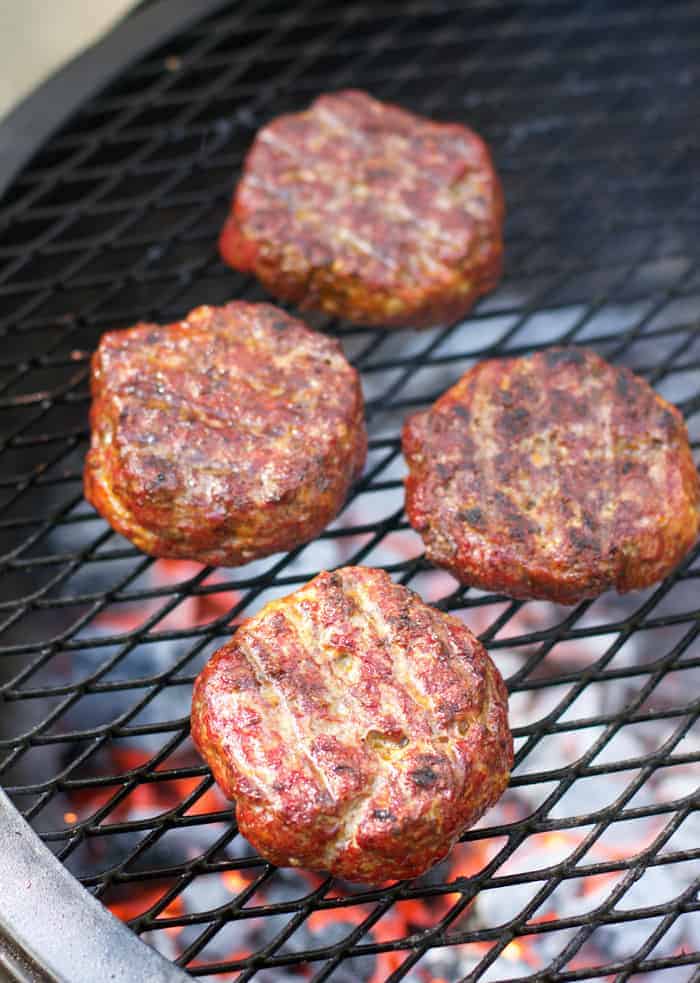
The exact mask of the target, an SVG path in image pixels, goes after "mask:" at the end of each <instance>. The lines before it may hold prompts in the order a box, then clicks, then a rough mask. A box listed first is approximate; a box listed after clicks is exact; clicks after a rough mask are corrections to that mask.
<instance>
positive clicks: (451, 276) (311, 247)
mask: <svg viewBox="0 0 700 983" xmlns="http://www.w3.org/2000/svg"><path fill="white" fill-rule="evenodd" d="M502 224H503V196H502V192H501V187H500V183H499V180H498V177H497V175H496V173H495V171H494V168H493V164H492V162H491V157H490V155H489V152H488V149H487V148H486V145H485V144H484V142H483V141H482V140H481V138H480V137H478V136H477V134H476V133H474V132H473V131H472V130H470V129H469V128H468V127H466V126H462V125H459V124H456V123H449V124H448V123H435V122H433V121H432V120H429V119H426V118H424V117H421V116H416V115H414V114H413V113H409V112H407V111H406V110H404V109H401V108H399V107H398V106H395V105H392V104H390V103H384V102H379V101H378V100H376V99H373V98H372V97H371V96H369V95H367V94H366V93H364V92H358V91H355V90H347V91H343V92H337V93H335V94H332V95H323V96H320V97H319V98H318V99H316V100H315V101H314V102H313V103H312V105H311V107H310V108H309V109H308V110H306V111H305V112H301V113H295V114H292V115H286V116H280V117H278V118H277V119H275V120H273V121H272V122H271V123H269V124H268V125H267V126H265V127H263V129H262V130H260V132H259V133H258V135H257V137H256V139H255V141H254V143H253V146H252V148H251V150H250V152H249V154H248V156H247V159H246V162H245V166H244V171H243V176H242V178H241V180H240V183H239V184H238V187H237V189H236V192H235V195H234V199H233V202H232V207H231V213H230V215H229V218H228V220H227V221H226V224H225V226H224V228H223V230H222V233H221V238H220V243H219V246H220V250H221V255H222V257H223V259H224V260H225V261H226V262H227V263H228V264H229V265H230V266H233V267H234V268H235V269H238V270H241V271H243V272H252V273H254V274H255V275H256V276H257V277H258V278H259V279H260V280H261V281H262V283H263V284H264V285H265V287H267V289H268V290H269V291H270V293H272V294H273V295H275V296H277V297H281V298H283V299H284V300H288V301H291V302H293V303H295V304H297V305H299V306H300V307H301V308H302V309H310V310H321V311H324V312H326V313H327V314H332V315H338V316H340V317H344V318H348V319H350V320H352V321H356V322H359V323H362V324H378V325H384V326H386V327H392V326H411V327H428V326H430V325H433V324H437V323H440V322H444V321H449V320H455V319H457V318H459V317H461V316H462V315H464V314H465V313H466V312H467V311H468V310H469V309H470V308H471V307H472V305H473V304H474V302H475V301H476V299H477V298H478V297H479V296H480V295H481V294H484V293H486V292H487V291H489V290H491V289H493V287H494V286H495V285H496V283H497V282H498V279H499V277H500V274H501V265H502V263H501V260H502V252H503V244H502V232H501V226H502Z"/></svg>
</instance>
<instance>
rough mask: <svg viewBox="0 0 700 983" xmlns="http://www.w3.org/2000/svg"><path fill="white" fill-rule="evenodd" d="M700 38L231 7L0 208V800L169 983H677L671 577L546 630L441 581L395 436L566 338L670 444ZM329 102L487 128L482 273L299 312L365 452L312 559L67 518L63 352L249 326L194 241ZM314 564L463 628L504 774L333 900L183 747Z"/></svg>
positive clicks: (694, 374)
mask: <svg viewBox="0 0 700 983" xmlns="http://www.w3.org/2000/svg"><path fill="white" fill-rule="evenodd" d="M699 49H700V10H699V9H698V6H697V4H695V3H693V2H668V3H666V4H664V5H663V6H660V5H658V4H655V3H653V2H642V3H639V2H636V0H635V2H616V3H606V2H603V0H597V2H586V3H578V2H573V0H571V2H554V3H551V2H545V0H539V2H535V0H533V2H530V3H527V4H522V3H508V2H492V0H478V2H475V3H472V4H468V5H467V4H460V3H453V2H450V0H413V2H408V3H400V4H399V3H396V4H394V3H386V2H379V3H374V4H368V3H363V2H358V0H350V2H348V3H345V4H343V5H340V6H338V7H334V6H332V5H328V4H326V5H324V4H321V3H318V2H316V3H313V2H306V3H301V4H298V5H296V4H295V5H290V4H287V3H282V2H276V0H270V2H265V0H262V2H260V3H246V2H242V3H240V4H231V6H230V7H229V8H226V9H225V10H223V11H222V12H219V13H218V14H216V15H214V16H211V17H209V18H208V19H205V20H203V21H202V22H201V23H200V24H198V25H197V26H196V27H194V28H192V29H189V30H188V31H187V32H186V33H183V34H182V35H181V36H179V37H177V38H176V39H175V40H174V41H172V42H171V43H169V44H168V45H167V46H165V47H164V48H162V49H161V50H158V51H155V52H154V53H153V54H151V55H150V56H149V57H147V58H145V59H144V60H142V61H141V62H139V63H138V64H136V65H134V66H133V67H131V68H130V69H128V70H127V71H125V72H124V74H123V75H122V76H121V77H120V78H119V80H118V81H117V82H116V83H114V84H113V85H111V86H110V87H109V89H108V90H107V91H104V92H102V93H101V94H99V95H97V96H94V97H91V98H88V99H86V102H85V104H84V106H83V108H82V110H81V111H80V112H79V113H78V114H77V115H76V116H75V117H74V118H73V119H72V120H71V121H70V122H69V123H68V124H67V125H66V126H65V127H64V128H63V129H62V130H61V131H60V132H59V133H58V134H57V135H56V136H55V137H54V138H53V139H51V140H50V141H49V142H48V143H47V144H46V145H45V146H44V147H43V148H42V149H41V150H40V151H39V153H38V154H37V155H36V156H35V158H34V159H33V161H32V162H31V164H30V165H29V166H28V167H27V168H26V169H25V171H24V173H23V174H22V175H21V176H20V177H19V178H18V179H17V180H16V181H15V183H14V185H13V186H12V187H11V189H10V191H9V192H8V194H7V195H6V197H5V200H4V202H3V204H2V209H1V210H0V226H1V228H2V232H1V234H0V334H1V336H2V338H3V339H4V340H3V342H2V344H1V345H0V551H1V553H2V567H3V571H2V572H3V577H2V582H1V585H0V646H1V648H0V700H1V706H2V712H1V714H0V783H2V785H3V786H4V787H5V788H6V789H7V791H8V792H9V793H10V795H11V796H12V797H13V799H14V801H15V802H16V803H17V804H18V806H19V807H20V808H21V809H22V810H23V812H24V814H25V815H26V816H27V818H28V819H29V821H30V822H31V823H32V824H33V825H34V826H35V828H36V829H37V830H39V831H40V832H41V834H42V835H43V837H44V838H45V840H46V841H47V842H48V843H49V844H50V846H51V847H52V849H53V850H54V851H55V852H56V854H57V855H58V856H59V857H60V858H61V859H62V860H63V861H64V863H65V864H66V865H67V866H68V867H69V869H70V870H72V871H73V872H74V873H75V874H76V876H78V877H80V878H81V879H82V881H83V882H84V883H85V884H86V885H87V886H88V887H89V888H90V889H91V890H92V891H93V892H94V893H95V894H96V895H97V896H98V897H100V898H102V899H103V900H104V901H105V903H107V904H109V905H110V906H111V907H112V908H113V910H115V911H116V912H117V913H119V914H121V915H122V917H125V918H127V919H129V920H130V924H131V925H132V927H133V928H134V930H135V931H137V932H139V933H141V934H142V935H143V936H144V937H145V938H146V939H147V940H148V941H149V942H151V944H154V945H156V946H158V947H159V948H160V949H161V950H162V951H164V952H166V954H169V955H171V957H172V958H177V960H178V961H179V963H180V964H181V965H183V966H185V967H186V968H187V969H188V971H189V972H191V973H192V974H193V975H202V976H209V975H211V976H218V978H221V979H224V978H226V979H228V978H231V979H240V980H248V979H252V978H255V979H257V980H284V979H287V978H290V979H291V978H298V976H296V975H294V974H297V973H299V972H301V973H303V974H304V975H305V976H306V978H309V977H313V979H315V980H323V979H333V980H346V979H347V980H356V979H366V980H370V979H371V980H372V981H374V983H376V981H378V980H379V979H390V980H399V979H408V980H412V981H418V980H442V979H445V980H456V979H461V978H465V979H469V980H472V979H473V980H477V979H484V980H494V979H526V978H527V979H532V978H535V975H536V974H540V975H537V978H538V979H547V980H557V981H564V980H577V979H603V978H606V979H615V980H620V981H623V980H632V979H634V980H638V979H639V980H641V979H650V980H651V979H654V980H656V979H657V977H658V978H661V977H663V979H668V980H669V981H670V980H674V981H675V980H679V979H690V978H693V979H695V978H696V976H695V975H694V974H695V972H696V971H697V970H696V968H694V967H697V964H698V963H700V954H699V953H698V948H700V926H699V924H698V923H699V920H700V915H699V914H698V910H699V908H700V903H699V902H698V897H697V890H698V879H697V877H698V873H699V870H700V864H699V861H700V847H698V843H700V820H699V818H698V811H697V810H698V794H697V773H698V762H699V761H700V739H699V737H698V731H697V716H698V712H699V711H700V703H699V702H698V700H697V698H696V694H697V692H698V681H699V680H700V646H699V645H698V641H697V636H698V633H699V631H700V621H699V615H700V610H699V609H698V589H697V587H698V577H699V576H700V563H699V562H698V550H697V549H696V550H695V551H694V552H693V553H692V554H691V555H690V556H689V557H688V558H687V560H686V561H685V562H684V563H683V565H682V566H681V567H680V569H679V570H678V571H676V572H675V573H674V574H673V575H672V576H671V577H670V578H668V580H667V581H666V582H665V583H663V584H662V585H660V586H658V587H657V588H655V589H653V590H649V591H646V592H643V593H641V594H636V595H634V596H632V597H631V598H626V599H622V598H617V597H611V596H606V597H603V598H601V599H599V600H598V601H596V602H587V603H583V604H580V605H578V606H577V607H575V608H572V609H564V608H559V607H556V606H554V605H547V604H540V603H528V604H523V603H521V602H515V601H511V600H508V599H507V598H503V597H498V596H494V595H489V594H485V593H482V592H478V591H475V590H465V589H460V588H459V587H458V586H457V585H456V584H455V583H454V581H451V579H450V578H449V577H448V576H447V575H445V574H441V573H438V572H435V571H432V570H431V569H430V567H429V566H428V565H427V564H426V563H425V561H424V560H423V559H422V557H421V549H420V543H419V541H418V540H417V537H415V535H414V534H413V533H412V532H411V531H410V529H409V528H408V526H407V523H406V521H405V518H404V516H403V512H402V480H401V479H402V476H403V467H402V463H401V457H400V448H399V441H398V434H399V428H400V424H401V420H402V418H403V416H404V415H405V413H406V412H408V411H411V410H413V409H416V408H420V407H422V406H425V405H426V404H427V403H428V402H430V401H432V400H433V399H434V398H435V397H436V396H437V395H438V394H439V393H440V392H441V391H443V390H444V388H446V387H447V386H448V385H450V384H451V383H452V382H454V381H455V380H456V379H457V378H458V377H459V375H460V374H461V373H462V372H463V371H464V370H465V369H466V368H467V367H468V366H469V365H471V364H473V362H474V361H475V360H478V359H481V358H484V357H487V356H490V355H493V354H501V353H506V352H507V353H522V352H529V351H532V350H534V349H535V348H537V347H538V346H540V345H544V344H550V343H558V342H573V343H585V344H588V345H591V346H592V347H594V348H595V349H596V350H597V351H599V352H600V353H601V354H603V355H604V356H606V357H607V358H609V359H611V360H614V361H618V362H622V363H624V364H627V365H629V366H630V367H632V368H634V369H635V370H636V371H638V372H640V373H642V374H643V375H645V376H646V377H647V378H648V379H649V381H650V382H651V383H652V384H653V385H655V386H656V387H657V389H658V390H659V391H660V392H661V393H662V394H663V395H664V396H666V397H667V398H669V399H671V400H672V401H674V402H675V403H676V404H678V405H680V406H681V408H682V409H683V410H684V412H685V413H686V416H687V419H688V425H689V429H690V432H691V439H692V441H693V447H694V449H695V450H696V451H697V448H698V445H699V442H700V371H699V369H700V330H699V327H700V321H699V318H700V270H699V268H698V262H699V260H700V247H699V246H698V243H699V242H700V235H699V233H700V182H698V171H697V160H698V149H699V147H698V141H699V139H700V138H699V137H698V131H697V120H698V118H700V87H699V86H698V81H699V78H698V76H699V75H700V67H699V66H700V62H699V61H698V53H699ZM348 85H352V86H357V87H362V88H367V89H369V90H370V91H371V92H373V93H374V94H375V95H377V96H378V97H379V98H387V99H395V100H397V101H400V102H402V103H403V104H404V105H406V106H407V107H409V108H412V109H414V110H416V111H418V112H422V113H426V114H429V115H434V116H436V117H437V118H444V119H458V120H464V121H465V122H468V123H470V124H471V125H473V126H474V128H475V129H477V130H478V131H479V132H480V133H482V134H483V135H484V136H485V138H486V139H487V141H488V142H489V144H490V145H491V147H492V149H493V152H494V155H495V159H496V163H497V166H498V168H499V170H500V173H501V175H502V177H503V181H504V186H505V192H506V199H507V203H508V209H509V214H508V220H507V229H506V243H507V252H506V256H507V270H506V276H505V278H504V280H503V283H502V285H501V286H500V287H499V289H498V290H497V291H496V292H495V293H494V294H493V295H491V296H490V297H488V298H486V299H485V300H484V301H483V302H482V303H480V304H479V306H478V308H477V309H476V310H475V311H474V312H473V313H472V315H471V316H470V317H469V318H467V319H466V320H465V321H464V322H462V323H459V324H456V325H450V326H447V327H443V328H439V329H435V330H432V331H429V332H424V333H415V332H397V333H383V332H381V331H375V330H370V329H358V328H353V327H350V326H348V325H346V324H338V323H335V322H329V321H327V320H319V321H317V322H316V323H317V324H318V325H319V326H321V327H323V328H324V329H325V330H329V331H331V332H333V333H336V334H337V335H338V336H340V338H341V340H342V341H343V344H344V346H345V348H346V351H347V353H348V354H349V355H350V356H351V358H352V360H353V362H354V363H355V364H356V365H357V366H358V368H359V369H360V370H361V372H362V377H363V384H364V387H365V394H366V398H367V410H368V426H369V431H370V438H371V439H370V456H369V461H368V466H367V469H366V472H365V475H364V476H363V478H362V480H361V481H360V482H359V484H358V486H357V487H356V489H355V491H354V493H353V496H352V498H351V500H350V501H349V503H348V505H347V507H346V509H345V510H344V512H343V513H342V514H341V516H340V517H339V518H338V519H337V520H336V521H335V522H334V523H333V524H332V525H331V526H330V527H329V528H328V529H327V530H326V532H325V533H324V534H323V535H322V537H321V538H320V539H319V541H318V542H317V543H315V544H311V545H310V546H307V547H304V548H301V549H298V550H296V551H294V552H293V553H291V554H289V555H286V556H276V557H272V558H269V559H268V560H265V561H260V562H258V563H256V564H251V565H250V566H248V567H244V568H241V569H237V570H210V569H203V568H200V567H198V566H196V565H193V564H178V563H172V562H164V561H154V560H152V559H149V558H147V557H144V556H143V555H141V554H139V553H138V552H137V551H136V550H135V549H134V548H132V547H131V546H130V544H129V543H127V542H126V541H124V540H122V539H120V538H119V537H118V536H117V535H115V534H113V533H112V532H111V531H110V529H109V528H108V527H107V525H106V524H105V523H104V522H103V521H102V520H101V519H100V518H99V517H98V516H96V515H95V513H94V512H93V511H92V510H91V509H90V508H89V507H88V506H87V505H86V504H85V502H84V501H83V499H82V496H81V462H82V457H83V455H84V452H85V448H86V444H87V436H88V432H87V408H88V392H87V379H88V361H89V355H90V351H91V350H92V349H93V348H94V347H95V345H96V343H97V340H98V338H99V335H100V334H101V332H103V331H105V330H108V329H111V328H118V327H123V326H127V325H129V324H130V323H133V322H135V321H137V320H156V321H162V322H167V321H169V320H173V319H176V318H178V317H179V316H181V315H182V314H183V313H185V312H186V311H187V310H189V309H190V308H191V307H194V306H196V305H198V304H199V303H203V302H208V303H219V302H222V301H225V300H228V299H230V298H233V297H242V298H247V299H263V297H264V295H263V292H262V291H261V289H260V288H259V287H258V286H257V285H255V284H254V283H253V282H252V281H250V280H249V279H246V278H243V277H241V276H238V275H237V274H235V273H233V272H232V271H230V270H228V269H226V268H225V267H223V265H222V264H221V263H220V261H219V260H218V257H217V253H216V248H215V242H216V235H217V232H218V230H219V227H220V225H221V222H222V220H223V217H224V215H225V212H226V206H227V203H228V199H229V196H230V193H231V190H232V187H233V183H234V180H235V176H236V174H237V173H238V171H239V168H240V165H241V160H242V155H243V153H244V152H245V150H246V148H247V146H248V145H249V143H250V141H251V138H252V135H253V133H254V131H255V130H256V129H257V127H258V126H259V125H261V124H262V123H263V122H265V121H266V120H268V119H269V118H270V117H271V116H273V115H277V114H278V113H280V112H285V111H292V110H297V109H299V108H301V107H302V106H304V105H305V104H307V103H308V102H309V101H310V100H311V99H312V98H313V97H314V96H315V95H317V94H318V93H319V92H321V91H324V90H327V89H337V88H340V87H344V86H348ZM341 563H367V564H375V565H382V566H384V567H386V568H387V569H388V570H390V572H391V573H392V574H393V575H394V576H395V577H396V578H397V579H398V580H399V581H400V582H402V583H405V584H410V585H411V586H412V587H413V588H415V589H416V590H418V591H419V592H421V593H422V594H423V596H425V597H426V599H428V600H431V601H434V602H437V603H438V604H439V605H440V606H441V607H443V608H444V609H446V610H451V611H454V612H456V613H458V614H459V616H460V617H463V618H464V620H465V621H466V623H467V624H469V625H470V626H471V627H472V628H474V629H475V630H476V631H477V632H478V633H479V634H480V635H481V637H482V639H483V640H484V641H485V642H486V643H487V644H488V646H489V649H490V651H491V653H492V654H493V656H494V658H495V660H496V661H497V663H498V664H499V666H500V667H501V669H502V671H503V672H504V674H505V675H506V677H507V679H508V683H509V689H510V691H511V699H512V712H513V722H514V733H515V738H516V751H517V755H516V761H517V765H516V769H515V772H514V775H513V779H512V783H511V788H510V790H509V792H508V793H507V794H506V796H505V797H504V799H503V801H502V803H501V804H500V805H499V806H498V807H497V809H496V810H494V811H493V812H492V813H491V814H490V815H489V816H487V817H486V819H485V821H483V822H482V823H481V824H480V826H479V827H478V828H477V829H475V830H472V831H470V832H468V833H467V834H466V835H465V836H464V838H463V844H462V845H461V846H460V847H458V848H457V850H456V852H455V855H454V858H453V860H452V861H451V862H450V863H447V864H443V865H440V866H439V867H438V868H437V869H436V870H435V871H434V872H432V873H431V874H429V875H427V876H426V877H425V878H422V879H420V880H419V881H416V882H411V883H405V884H399V885H396V886H393V887H388V888H386V887H384V888H376V889H371V890H362V891H359V890H357V889H351V888H348V887H347V886H342V885H337V884H335V883H334V882H332V881H331V880H330V879H323V878H321V877H310V878H307V879H306V880H300V879H299V877H297V878H296V880H294V878H292V877H291V876H290V875H287V874H285V873H284V872H277V871H275V870H274V869H273V868H271V867H270V866H269V865H267V864H265V863H263V862H261V861H260V860H259V858H257V857H256V856H255V855H254V854H253V853H252V852H251V851H250V849H248V848H247V847H246V844H245V843H244V842H243V841H242V839H241V837H239V836H237V834H236V829H235V826H234V825H233V824H232V823H231V821H230V810H229V809H227V807H226V804H225V802H224V801H223V800H222V799H221V797H220V796H218V794H217V792H216V790H215V788H214V786H213V783H212V780H211V777H210V775H209V773H208V770H207V769H206V768H205V767H204V766H203V765H202V764H201V763H200V762H199V760H198V759H197V758H196V756H195V755H194V754H193V752H192V748H191V745H190V743H189V736H188V724H187V714H188V711H189V697H190V689H191V683H192V681H193V679H194V676H195V675H196V673H197V671H198V670H199V669H200V668H201V666H202V665H203V664H204V662H205V661H206V658H207V657H208V656H209V654H211V652H212V651H213V650H214V649H215V648H216V647H217V646H218V645H219V644H220V643H221V641H222V640H223V639H224V638H226V637H227V636H228V635H229V633H230V630H231V625H232V624H234V623H235V622H236V621H237V620H239V619H240V618H241V617H242V616H244V615H248V614H250V613H252V612H254V611H255V610H257V609H258V608H259V607H260V606H261V605H262V604H263V603H265V602H266V601H267V600H269V599H271V598H272V597H275V596H279V595H280V594H284V593H287V592H288V591H290V590H292V589H294V588H295V587H296V586H298V585H299V584H301V583H303V582H305V581H306V580H307V579H308V578H309V577H310V576H312V575H313V574H314V573H316V572H317V571H318V570H319V569H321V568H323V567H326V566H332V565H337V564H341ZM300 885H301V888H300ZM591 885H592V886H591ZM134 898H137V899H140V907H138V906H137V907H136V908H134V907H133V905H134V903H135V902H134ZM574 898H576V899H577V901H578V902H579V903H578V905H576V904H574V903H573V900H572V899H574ZM584 902H587V903H584ZM130 905H131V906H132V907H130ZM411 905H413V908H410V906H411ZM407 912H408V914H406V913H407ZM324 925H326V929H325V933H326V934H325V935H324V934H323V926H324ZM328 925H331V926H332V927H331V928H330V929H328V927H327V926H328ZM246 933H247V934H246ZM241 940H242V941H241Z"/></svg>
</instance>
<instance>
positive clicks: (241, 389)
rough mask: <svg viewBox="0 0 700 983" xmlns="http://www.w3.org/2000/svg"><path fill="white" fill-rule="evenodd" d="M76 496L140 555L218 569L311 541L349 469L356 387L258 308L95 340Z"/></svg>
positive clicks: (362, 451) (207, 310) (301, 329)
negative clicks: (81, 484) (87, 438)
mask: <svg viewBox="0 0 700 983" xmlns="http://www.w3.org/2000/svg"><path fill="white" fill-rule="evenodd" d="M92 395H93V404H92V408H91V411H90V422H91V427H92V442H91V448H90V451H89V453H88V456H87V460H86V465H85V495H86V497H87V499H88V501H90V502H91V503H92V504H93V505H94V506H95V508H96V509H97V511H98V512H99V513H100V514H101V515H102V516H104V518H106V519H107V521H108V522H109V523H110V524H111V525H112V527H113V528H114V529H115V530H116V531H117V532H119V533H121V534H122V535H123V536H126V537H127V538H128V539H130V540H131V541H132V542H134V543H135V544H136V545H137V546H138V547H139V548H140V549H142V550H144V552H146V553H150V554H151V555H153V556H163V557H174V558H185V559H191V560H198V561H199V562H201V563H212V564H224V565H229V566H234V565H238V564H241V563H246V562H248V561H249V560H252V559H254V558H256V557H261V556H266V555H268V554H270V553H274V552H276V551H278V550H286V549H291V548H293V547H295V546H298V545H300V544H301V543H305V542H308V541H309V540H310V539H312V538H313V537H314V536H316V535H317V534H318V533H319V532H320V531H321V530H322V529H323V528H324V526H325V525H326V524H327V523H328V522H329V521H330V520H331V519H332V518H333V517H334V516H335V515H336V514H337V512H338V511H339V509H340V508H341V506H342V504H343V502H344V500H345V497H346V495H347V493H348V490H349V487H350V484H351V482H352V481H353V479H354V478H355V477H356V476H357V475H358V474H359V472H360V471H361V470H362V467H363V464H364V460H365V455H366V449H367V437H366V432H365V426H364V416H363V401H362V392H361V389H360V383H359V378H358V375H357V373H356V372H355V370H354V369H353V368H352V367H351V366H350V365H349V364H348V362H347V361H346V359H345V357H344V355H343V353H342V350H341V348H340V345H339V344H338V343H337V342H336V341H334V340H332V339H330V338H327V337H325V336H323V335H320V334H318V333H317V332H315V331H312V330H311V329H310V328H307V327H306V325H304V324H303V323H302V322H301V321H298V320H296V319H294V318H292V317H290V316H289V315H288V314H286V313H285V312H284V311H281V310H279V309H278V308H276V307H273V306H271V305H270V304H247V303H243V302H239V301H234V302H232V303H230V304H227V305H225V306H223V307H198V308H197V309H196V310H194V311H192V312H191V313H190V314H189V315H188V316H187V318H186V319H185V320H184V321H180V322H178V323H176V324H169V325H167V326H160V325H157V324H138V325H136V327H133V328H131V329H129V330H126V331H112V332H110V333H108V334H106V335H104V336H103V337H102V340H101V342H100V346H99V348H98V350H97V352H96V353H95V355H94V356H93V361H92Z"/></svg>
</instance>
